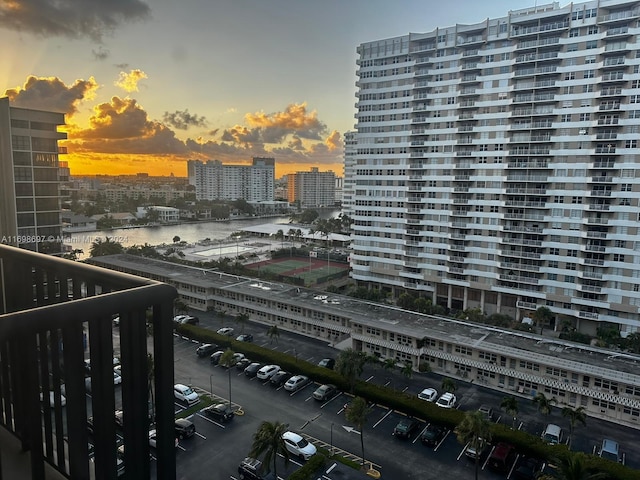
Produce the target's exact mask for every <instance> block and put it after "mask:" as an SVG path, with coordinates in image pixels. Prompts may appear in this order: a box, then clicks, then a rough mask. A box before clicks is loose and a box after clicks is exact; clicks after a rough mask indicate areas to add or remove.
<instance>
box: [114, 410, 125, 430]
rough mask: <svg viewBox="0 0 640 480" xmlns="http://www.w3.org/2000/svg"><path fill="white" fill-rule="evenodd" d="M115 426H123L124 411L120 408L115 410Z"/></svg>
mask: <svg viewBox="0 0 640 480" xmlns="http://www.w3.org/2000/svg"><path fill="white" fill-rule="evenodd" d="M114 417H115V421H116V427H120V428H123V427H124V412H123V411H122V410H116V411H115V414H114Z"/></svg>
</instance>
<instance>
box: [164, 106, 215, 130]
mask: <svg viewBox="0 0 640 480" xmlns="http://www.w3.org/2000/svg"><path fill="white" fill-rule="evenodd" d="M162 121H163V122H164V123H166V124H168V125H170V126H172V127H174V128H177V129H179V130H187V129H188V128H189V127H206V126H207V119H206V118H205V117H199V116H198V115H192V114H190V113H189V110H183V111H179V110H176V111H175V112H173V113H169V112H164V115H163V116H162Z"/></svg>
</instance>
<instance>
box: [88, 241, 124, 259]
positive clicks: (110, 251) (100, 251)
mask: <svg viewBox="0 0 640 480" xmlns="http://www.w3.org/2000/svg"><path fill="white" fill-rule="evenodd" d="M89 252H90V255H91V256H92V257H100V256H102V255H116V254H118V253H124V247H123V246H122V244H121V243H119V242H114V241H112V240H111V238H110V237H105V241H104V242H103V241H102V239H101V238H96V239H95V240H94V241H93V243H92V244H91V249H90V251H89Z"/></svg>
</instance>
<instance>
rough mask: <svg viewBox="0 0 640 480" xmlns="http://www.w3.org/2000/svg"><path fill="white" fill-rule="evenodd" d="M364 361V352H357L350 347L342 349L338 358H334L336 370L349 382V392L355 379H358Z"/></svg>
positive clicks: (353, 385)
mask: <svg viewBox="0 0 640 480" xmlns="http://www.w3.org/2000/svg"><path fill="white" fill-rule="evenodd" d="M366 361H367V356H366V354H364V353H363V352H357V351H355V350H353V349H352V348H347V349H345V350H342V351H341V352H340V353H339V354H338V358H337V360H336V372H337V373H338V374H339V375H342V376H343V377H344V378H345V380H346V381H347V383H348V384H349V390H350V391H351V393H353V389H354V387H355V385H356V380H358V377H360V375H362V371H363V370H364V364H365V363H366Z"/></svg>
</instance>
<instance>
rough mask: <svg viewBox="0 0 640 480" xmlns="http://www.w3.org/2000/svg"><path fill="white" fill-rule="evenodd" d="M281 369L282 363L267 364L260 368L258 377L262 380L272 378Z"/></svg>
mask: <svg viewBox="0 0 640 480" xmlns="http://www.w3.org/2000/svg"><path fill="white" fill-rule="evenodd" d="M279 371H280V365H265V366H264V367H262V368H261V369H260V370H258V374H257V377H258V378H259V379H260V380H270V379H271V377H273V376H274V375H275V374H276V373H278V372H279Z"/></svg>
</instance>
